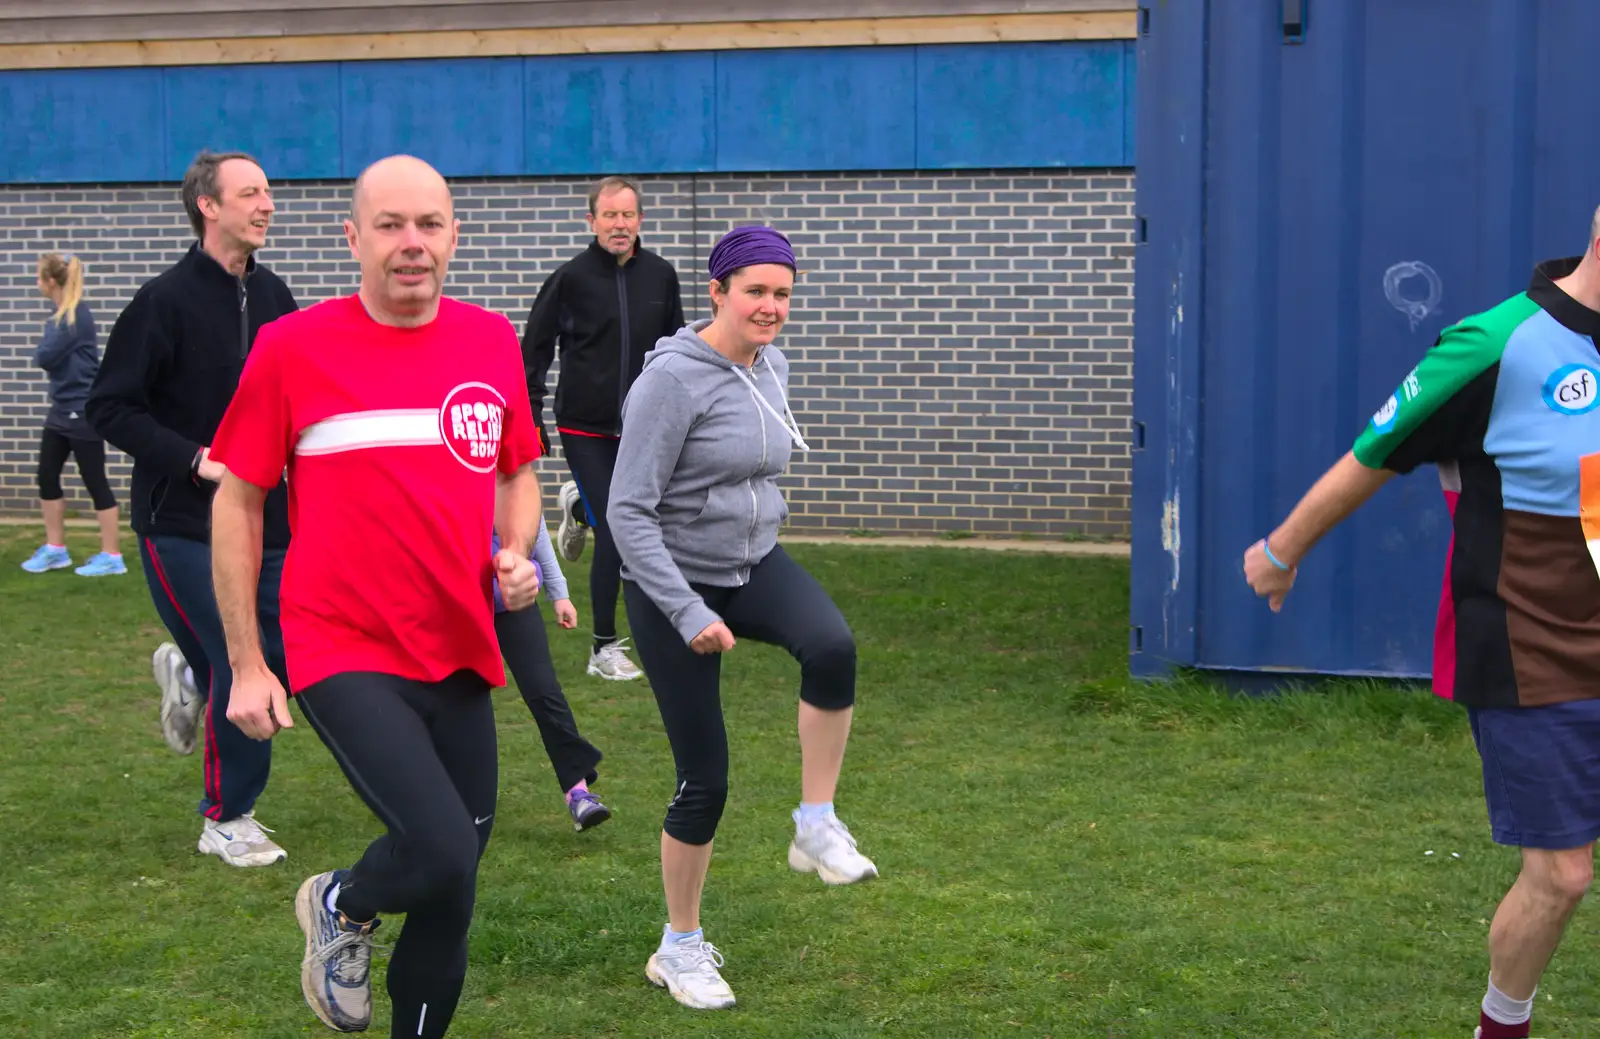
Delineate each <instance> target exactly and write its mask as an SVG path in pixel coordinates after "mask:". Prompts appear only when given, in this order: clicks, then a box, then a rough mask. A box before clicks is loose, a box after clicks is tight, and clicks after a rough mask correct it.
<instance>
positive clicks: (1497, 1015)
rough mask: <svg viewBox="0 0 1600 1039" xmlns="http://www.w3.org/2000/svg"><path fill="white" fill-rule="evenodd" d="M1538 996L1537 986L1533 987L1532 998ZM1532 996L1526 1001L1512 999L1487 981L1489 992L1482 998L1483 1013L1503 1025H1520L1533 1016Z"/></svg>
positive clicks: (1491, 981) (1491, 982)
mask: <svg viewBox="0 0 1600 1039" xmlns="http://www.w3.org/2000/svg"><path fill="white" fill-rule="evenodd" d="M1538 994H1539V989H1538V987H1537V986H1535V987H1534V990H1533V996H1537V995H1538ZM1533 996H1529V997H1528V998H1527V999H1512V998H1511V997H1510V996H1508V995H1506V994H1505V993H1504V992H1501V991H1500V990H1499V989H1497V988H1495V987H1494V980H1493V979H1492V978H1491V979H1490V981H1489V991H1488V993H1487V994H1485V995H1484V997H1483V1012H1484V1013H1485V1014H1488V1015H1489V1016H1490V1017H1491V1018H1493V1019H1494V1020H1496V1021H1498V1022H1500V1023H1501V1024H1503V1025H1520V1024H1522V1023H1523V1022H1524V1021H1526V1020H1528V1019H1529V1018H1530V1017H1532V1016H1533Z"/></svg>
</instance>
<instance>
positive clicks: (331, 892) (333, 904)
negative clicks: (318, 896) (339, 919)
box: [322, 884, 339, 913]
mask: <svg viewBox="0 0 1600 1039" xmlns="http://www.w3.org/2000/svg"><path fill="white" fill-rule="evenodd" d="M322 904H323V905H325V906H327V907H328V912H330V913H337V912H338V911H339V885H338V884H335V885H333V887H330V888H329V889H328V893H327V895H325V896H323V899H322Z"/></svg>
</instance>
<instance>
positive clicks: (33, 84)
mask: <svg viewBox="0 0 1600 1039" xmlns="http://www.w3.org/2000/svg"><path fill="white" fill-rule="evenodd" d="M163 158H164V155H163V152H162V109H161V71H160V70H159V69H104V70H101V69H97V70H94V72H92V73H84V72H80V71H76V70H74V71H56V70H48V71H17V72H7V73H4V74H0V181H10V182H49V181H53V182H58V183H59V182H68V181H99V182H116V181H132V180H143V179H147V178H149V177H150V176H151V174H152V173H153V172H154V171H156V170H159V169H160V168H161V166H162V160H163Z"/></svg>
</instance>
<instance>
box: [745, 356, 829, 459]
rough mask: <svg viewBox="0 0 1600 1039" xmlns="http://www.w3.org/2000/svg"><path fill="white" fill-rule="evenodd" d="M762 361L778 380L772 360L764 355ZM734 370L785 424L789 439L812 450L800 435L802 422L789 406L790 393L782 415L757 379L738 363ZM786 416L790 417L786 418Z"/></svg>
mask: <svg viewBox="0 0 1600 1039" xmlns="http://www.w3.org/2000/svg"><path fill="white" fill-rule="evenodd" d="M761 361H762V363H763V364H765V365H766V366H767V371H769V372H772V377H773V379H774V380H776V379H777V377H778V373H777V372H776V371H775V370H774V369H773V367H772V362H771V361H768V360H767V359H766V358H765V357H763V358H762V359H761ZM733 370H734V371H735V372H737V373H738V374H739V378H741V379H743V380H744V384H745V386H746V387H748V388H749V390H750V395H751V396H752V397H754V398H755V399H756V402H757V403H759V404H760V405H761V406H762V407H763V408H766V409H767V414H769V415H771V416H772V417H773V418H775V419H777V420H778V421H779V422H780V423H782V424H783V431H784V432H785V433H788V434H789V439H791V440H793V441H794V443H795V446H796V447H798V448H799V449H800V450H801V451H810V450H811V448H810V446H809V445H808V444H806V440H805V437H803V436H801V435H800V423H799V422H797V421H796V420H795V417H794V412H793V411H791V410H790V408H789V396H788V394H784V397H783V414H782V415H780V414H778V411H777V409H776V408H774V407H773V406H772V405H771V403H769V402H768V401H767V398H766V397H765V396H764V395H763V394H762V393H761V391H760V390H759V389H757V388H756V384H755V380H754V379H752V378H751V377H750V375H749V374H748V373H747V372H746V371H745V370H744V368H742V367H740V366H739V365H737V364H736V365H734V366H733ZM784 416H788V417H787V418H785V417H784Z"/></svg>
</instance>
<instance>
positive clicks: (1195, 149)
mask: <svg viewBox="0 0 1600 1039" xmlns="http://www.w3.org/2000/svg"><path fill="white" fill-rule="evenodd" d="M1268 6H1270V5H1268ZM1436 7H1437V5H1436V4H1434V3H1432V2H1431V0H1350V2H1349V3H1345V4H1323V5H1321V6H1319V7H1317V9H1316V10H1317V12H1318V15H1317V17H1316V20H1315V21H1314V22H1312V23H1311V25H1310V27H1309V31H1308V33H1307V35H1306V37H1305V40H1304V43H1303V44H1300V45H1286V44H1285V43H1284V42H1283V40H1282V38H1281V26H1280V25H1279V24H1278V22H1277V20H1276V17H1275V14H1274V12H1273V11H1271V10H1263V5H1261V4H1259V3H1255V2H1249V0H1212V2H1211V3H1210V4H1209V5H1208V6H1207V7H1206V8H1205V9H1204V11H1205V13H1204V14H1203V15H1200V14H1198V13H1196V12H1195V11H1190V12H1187V13H1182V14H1180V13H1179V12H1177V9H1176V5H1174V6H1172V7H1166V8H1163V7H1153V9H1152V15H1151V21H1152V24H1151V34H1150V36H1149V37H1148V38H1147V39H1146V40H1143V41H1141V45H1140V47H1141V50H1140V55H1139V75H1140V89H1139V93H1140V94H1141V95H1142V96H1143V103H1142V104H1141V105H1140V115H1139V156H1140V159H1141V162H1142V164H1141V168H1140V175H1139V182H1138V191H1139V202H1138V206H1139V212H1140V213H1141V215H1143V216H1145V217H1146V218H1147V219H1148V234H1149V240H1148V243H1147V244H1145V245H1143V246H1142V247H1141V255H1140V258H1139V264H1138V279H1139V280H1138V283H1137V287H1136V294H1137V310H1136V317H1135V367H1136V371H1135V403H1134V407H1135V416H1136V421H1137V422H1142V423H1144V424H1145V437H1146V440H1145V447H1144V449H1143V450H1140V451H1136V452H1135V455H1134V480H1133V484H1134V524H1135V531H1134V547H1133V551H1134V558H1133V568H1134V589H1133V598H1132V613H1133V623H1134V624H1135V626H1136V628H1137V629H1138V631H1139V632H1140V633H1141V634H1142V639H1143V648H1142V651H1140V652H1135V653H1134V655H1133V658H1132V665H1133V667H1134V669H1135V670H1136V671H1139V672H1145V673H1148V672H1151V671H1157V670H1159V669H1160V668H1161V667H1163V666H1165V665H1171V664H1181V665H1198V666H1201V667H1207V668H1216V669H1227V670H1244V671H1251V672H1286V673H1291V674H1295V673H1302V672H1306V671H1310V672H1320V673H1352V674H1375V675H1385V676H1396V677H1399V676H1410V677H1420V676H1426V675H1428V674H1429V673H1430V672H1431V666H1432V639H1433V626H1434V618H1435V614H1436V610H1437V607H1438V601H1439V594H1440V589H1441V582H1442V577H1443V568H1444V557H1445V551H1446V548H1447V546H1448V543H1449V537H1450V520H1449V516H1448V513H1447V511H1446V509H1445V506H1444V501H1443V495H1442V493H1441V491H1440V487H1439V483H1438V475H1437V472H1436V470H1434V469H1433V468H1432V467H1426V468H1424V469H1421V470H1418V471H1417V472H1416V473H1414V474H1412V475H1411V476H1408V477H1402V478H1398V479H1396V480H1394V481H1391V483H1390V484H1389V485H1388V486H1387V487H1385V488H1384V490H1382V491H1381V492H1380V493H1379V494H1378V495H1377V496H1376V497H1375V498H1374V499H1373V500H1372V501H1371V502H1369V503H1368V504H1367V505H1366V506H1365V507H1364V508H1363V509H1362V510H1361V511H1360V512H1358V513H1357V514H1356V515H1355V516H1354V517H1353V518H1351V519H1350V520H1348V521H1346V523H1344V524H1343V525H1341V526H1340V527H1339V528H1338V529H1337V530H1335V531H1334V532H1333V533H1332V534H1331V535H1330V536H1329V537H1328V538H1326V539H1325V540H1324V541H1323V542H1322V543H1321V544H1320V545H1318V546H1317V548H1316V549H1314V550H1313V552H1312V554H1311V555H1310V556H1309V557H1308V558H1307V559H1306V560H1305V562H1304V563H1303V564H1302V566H1301V568H1300V574H1299V577H1298V580H1297V583H1296V586H1295V591H1294V593H1293V595H1292V596H1291V597H1290V599H1289V602H1288V604H1287V605H1286V607H1285V609H1284V611H1283V612H1282V613H1281V614H1276V615H1275V614H1272V613H1271V612H1270V611H1269V610H1268V609H1267V607H1266V605H1265V604H1264V603H1263V602H1261V601H1260V600H1258V599H1257V598H1256V597H1255V596H1254V595H1253V594H1252V593H1251V592H1250V591H1249V589H1248V588H1247V587H1246V585H1245V584H1244V580H1243V578H1242V576H1241V574H1240V571H1239V560H1240V557H1241V555H1242V553H1243V551H1244V550H1245V548H1246V547H1247V546H1249V545H1250V544H1251V543H1252V542H1254V541H1255V540H1256V539H1258V538H1260V537H1261V536H1262V535H1264V534H1265V533H1267V532H1268V531H1269V530H1271V529H1272V527H1273V526H1274V525H1275V524H1277V523H1278V522H1280V521H1281V519H1282V518H1283V516H1284V515H1285V514H1286V513H1287V512H1288V511H1289V510H1290V509H1291V508H1292V507H1293V505H1294V503H1295V502H1296V501H1297V500H1298V499H1299V498H1300V496H1301V495H1302V494H1304V493H1305V491H1306V490H1307V489H1308V488H1309V487H1310V486H1311V484H1312V483H1313V482H1314V481H1315V480H1316V479H1317V477H1318V476H1319V475H1321V473H1322V472H1323V471H1324V470H1325V469H1327V468H1328V466H1330V465H1332V464H1333V463H1334V462H1335V461H1336V460H1337V459H1338V458H1339V457H1340V456H1341V455H1342V454H1343V453H1344V452H1345V451H1346V450H1348V448H1349V447H1350V444H1351V442H1352V441H1353V440H1354V438H1355V437H1356V435H1357V434H1358V433H1359V432H1360V431H1361V429H1362V427H1363V426H1364V425H1365V423H1366V421H1367V418H1368V416H1369V415H1371V413H1372V412H1373V411H1374V410H1375V409H1376V408H1377V407H1378V406H1379V405H1380V404H1381V403H1382V402H1383V401H1384V400H1385V399H1387V397H1388V395H1389V394H1390V393H1391V392H1392V391H1393V389H1394V387H1395V386H1396V385H1397V384H1398V383H1399V382H1400V380H1401V379H1403V378H1404V376H1405V375H1406V373H1407V372H1408V371H1409V370H1410V369H1411V367H1412V366H1413V365H1414V364H1415V363H1416V361H1417V360H1418V359H1419V358H1420V357H1421V355H1422V354H1423V353H1424V352H1425V351H1426V349H1427V348H1428V346H1429V345H1430V344H1431V343H1432V342H1433V341H1434V339H1435V337H1436V336H1437V335H1438V333H1439V331H1440V329H1441V328H1443V327H1444V326H1445V325H1446V324H1449V323H1451V322H1453V321H1456V320H1458V319H1460V318H1462V317H1464V316H1466V315H1468V314H1471V313H1474V312H1477V311H1481V310H1483V309H1486V308H1488V307H1491V306H1493V305H1495V304H1496V303H1498V302H1500V301H1501V300H1502V299H1504V298H1505V297H1507V296H1510V295H1512V294H1514V293H1516V292H1518V291H1521V290H1522V289H1523V288H1525V287H1526V285H1527V283H1528V278H1529V275H1530V272H1531V269H1532V266H1533V265H1534V263H1536V262H1537V261H1539V260H1542V259H1547V258H1550V257H1552V256H1561V255H1570V254H1574V253H1576V252H1578V251H1579V250H1580V249H1581V248H1582V245H1583V242H1584V239H1585V232H1586V230H1587V228H1588V223H1589V218H1590V215H1591V214H1592V212H1593V210H1594V207H1595V205H1596V203H1597V202H1600V143H1597V142H1596V141H1595V140H1594V139H1593V138H1592V135H1584V134H1574V133H1572V132H1571V128H1572V126H1574V125H1577V124H1578V122H1581V120H1582V118H1583V115H1582V109H1581V108H1580V107H1579V106H1580V105H1581V100H1580V99H1581V96H1582V95H1583V87H1582V83H1581V71H1580V70H1581V69H1582V68H1584V67H1586V65H1585V63H1586V62H1587V61H1588V55H1587V47H1588V41H1589V40H1592V39H1593V38H1594V37H1595V34H1596V33H1600V6H1597V5H1561V4H1545V5H1540V13H1539V17H1538V18H1537V19H1533V18H1530V17H1529V16H1528V11H1527V6H1526V5H1525V4H1523V3H1521V2H1520V0H1465V2H1463V3H1461V4H1458V5H1456V7H1454V8H1452V17H1451V19H1449V20H1448V21H1441V20H1440V19H1439V18H1438V17H1437V10H1436ZM1202 18H1203V19H1204V24H1201V19H1202ZM1207 48H1209V50H1207ZM1201 69H1204V70H1205V74H1204V84H1203V85H1204V89H1203V90H1198V89H1197V88H1198V87H1199V86H1200V83H1199V81H1198V79H1197V77H1198V76H1199V75H1200V72H1199V70H1201ZM1568 70H1570V71H1568ZM1536 71H1537V72H1538V74H1536ZM1569 94H1570V95H1572V96H1571V98H1570V99H1569V97H1568V95H1569ZM1200 155H1203V156H1204V162H1203V164H1202V162H1201V161H1200V159H1199V156H1200ZM1201 228H1204V233H1203V235H1202V234H1201V230H1200V229H1201Z"/></svg>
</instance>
